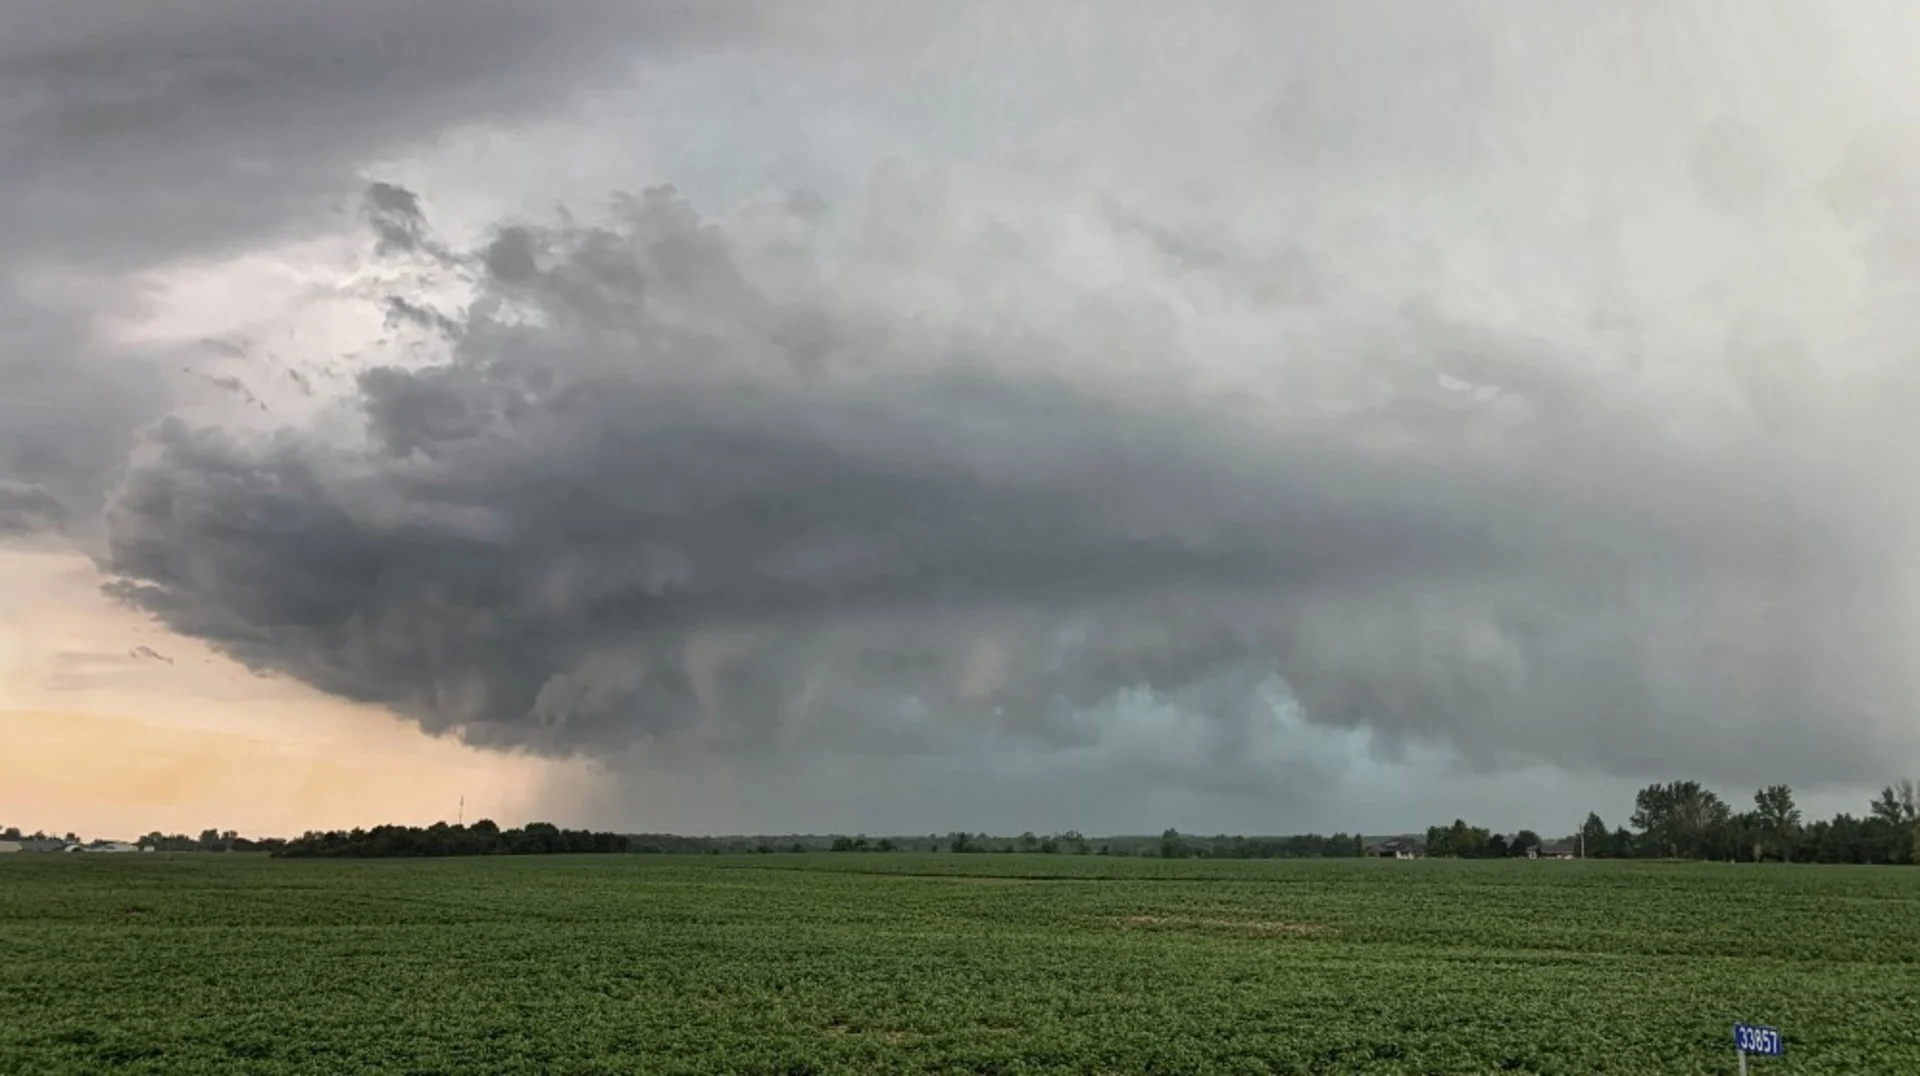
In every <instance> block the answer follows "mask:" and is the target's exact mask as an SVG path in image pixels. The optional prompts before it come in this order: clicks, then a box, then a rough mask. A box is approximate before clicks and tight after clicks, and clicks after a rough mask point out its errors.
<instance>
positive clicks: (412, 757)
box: [0, 0, 1920, 835]
mask: <svg viewBox="0 0 1920 1076" xmlns="http://www.w3.org/2000/svg"><path fill="white" fill-rule="evenodd" d="M0 171H4V173H5V174H6V175H7V176H8V177H9V181H8V183H7V184H6V185H5V188H4V189H0V229H4V230H5V233H6V235H7V241H6V242H5V243H4V244H0V386H3V388H0V595H3V596H4V597H3V598H0V740H4V742H5V743H6V744H7V748H6V751H5V752H4V753H3V754H0V823H7V824H19V825H22V826H24V827H26V828H47V829H50V830H58V831H64V830H68V829H80V830H84V831H87V832H101V831H111V832H114V833H118V834H123V835H125V834H133V833H139V832H146V831H147V830H149V829H153V828H162V829H175V828H178V829H191V830H196V831H197V829H198V828H203V827H205V826H216V827H219V828H237V829H241V830H242V831H246V832H279V833H290V832H298V831H301V830H304V829H308V828H324V827H331V826H348V825H365V824H372V823H376V822H381V821H407V822H415V823H424V822H428V821H432V820H435V819H440V818H447V819H450V820H451V819H453V818H456V817H460V816H461V815H462V814H464V816H465V817H466V818H468V819H472V818H476V817H479V816H482V815H487V816H491V817H494V818H496V819H497V820H500V821H502V822H508V823H512V822H520V821H525V820H527V819H530V818H546V819H551V820H555V821H559V822H562V823H565V824H571V825H593V826H597V827H608V828H617V829H621V830H655V831H658V830H672V831H679V832H690V833H716V832H718V833H737V832H795V831H843V832H851V831H865V832H871V833H883V832H891V833H920V832H935V831H937V832H946V831H948V830H953V829H968V830H983V829H984V830H991V831H996V832H1019V831H1022V830H1034V831H1048V830H1060V829H1067V828H1074V829H1080V830H1082V831H1085V832H1090V833H1114V832H1157V831H1158V830H1160V829H1162V828H1165V827H1167V826H1175V827H1177V828H1180V829H1182V830H1184V831H1192V832H1202V833H1211V832H1222V831H1225V832H1256V833H1283V832H1296V831H1305V830H1321V831H1330V830H1335V829H1340V830H1347V831H1352V830H1355V829H1360V830H1364V831H1366V832H1370V833H1378V832H1393V831H1400V830H1408V829H1420V828H1424V827H1425V826H1426V825H1428V824H1431V823H1434V822H1445V821H1448V820H1451V819H1452V818H1454V817H1466V818H1468V819H1470V820H1472V821H1475V822H1476V823H1479V824H1487V825H1491V826H1492V827H1494V828H1496V829H1502V828H1505V829H1515V828H1519V827H1522V826H1525V827H1528V828H1533V829H1536V830H1540V831H1543V832H1552V831H1571V830H1572V829H1573V828H1574V827H1575V826H1576V825H1577V824H1578V822H1579V820H1580V819H1581V818H1582V817H1584V815H1585V813H1586V811H1588V810H1589V809H1595V810H1599V811H1600V812H1601V813H1602V814H1603V816H1605V817H1606V818H1607V819H1608V820H1609V821H1610V822H1619V821H1624V817H1625V815H1626V814H1627V813H1628V812H1629V811H1630V809H1631V803H1632V794H1633V790H1634V789H1635V788H1637V787H1640V786H1642V785H1644V784H1647V783H1649V782H1653V781H1663V780H1670V779H1674V778H1698V779H1700V780H1703V781H1706V782H1707V783H1708V784H1710V785H1712V786H1713V787H1716V788H1719V789H1721V790H1722V792H1723V794H1725V795H1727V796H1728V798H1729V799H1731V800H1733V801H1735V802H1736V803H1741V802H1744V801H1745V800H1746V799H1747V798H1748V797H1749V796H1750V794H1751V789H1753V788H1755V787H1758V786H1760V785H1763V784H1769V783H1774V782H1782V781H1784V782H1787V783H1790V784H1792V785H1794V786H1795V788H1796V789H1798V790H1800V792H1801V797H1802V800H1803V803H1804V804H1805V805H1807V806H1808V807H1809V808H1811V809H1813V810H1815V811H1820V812H1830V811H1832V810H1836V809H1849V810H1854V811H1856V812H1858V811H1859V810H1860V809H1862V808H1863V807H1864V804H1865V801H1866V799H1867V798H1868V796H1869V795H1870V794H1871V793H1872V792H1873V791H1874V790H1876V789H1878V788H1879V787H1880V786H1882V785H1884V784H1886V783H1889V782H1891V781H1894V780H1898V779H1900V778H1903V777H1908V776H1913V775H1915V774H1920V746H1916V745H1920V737H1916V735H1915V733H1916V731H1917V729H1916V718H1915V716H1914V715H1915V714H1916V713H1920V707H1917V706H1916V704H1917V703H1920V671H1915V670H1916V664H1915V663H1914V662H1911V661H1909V660H1908V658H1909V655H1910V653H1911V652H1912V650H1913V647H1914V645H1915V643H1916V642H1917V641H1920V554H1917V553H1916V552H1915V550H1920V544H1917V543H1916V542H1915V540H1914V539H1915V538H1916V537H1917V535H1916V533H1915V531H1916V529H1917V528H1920V500H1917V499H1916V492H1920V491H1917V490H1916V487H1915V486H1914V484H1913V483H1912V481H1911V480H1910V479H1909V477H1908V476H1909V475H1910V474H1912V473H1913V465H1914V464H1915V463H1916V462H1920V424H1916V423H1914V422H1913V421H1911V416H1912V415H1913V414H1914V413H1915V410H1914V409H1915V407H1916V405H1920V381H1916V379H1915V377H1914V375H1913V373H1912V371H1913V370H1915V369H1920V367H1916V365H1915V363H1914V359H1916V358H1920V355H1916V349H1920V331H1916V330H1920V302H1916V299H1920V183H1917V182H1916V180H1920V11H1916V10H1915V9H1914V8H1913V7H1912V6H1911V5H1909V4H1904V3H1900V2H1897V0H1895V2H1887V3H1870V2H1864V0H1863V2H1860V3H1853V4H1848V5H1822V4H1814V3H1806V4H1768V3H1754V2H1752V0H1746V2H1741V3H1724V4H1713V3H1699V4H1691V5H1686V6H1684V7H1681V8H1675V7H1673V6H1672V5H1664V4H1654V3H1628V4H1616V5H1606V6H1604V7H1603V8H1602V7H1596V6H1595V5H1586V4H1576V3H1559V2H1550V3H1537V2H1535V3H1524V4H1495V3H1478V2H1463V3H1457V4H1450V5H1445V6H1434V7H1418V8H1414V7H1405V6H1388V5H1340V6H1338V7H1335V6H1329V5H1318V4H1284V3H1281V4H1276V3H1257V4H1228V3H1217V4H1204V5H1190V6H1186V7H1182V8H1181V9H1180V10H1179V11H1177V12H1176V11H1174V10H1173V9H1172V8H1169V7H1167V6H1166V5H1161V4H1148V3H1126V2H1121V0H1102V2H1099V3H1032V2H1024V3H1019V4H1013V3H996V2H983V3H979V4H969V5H937V4H930V3H928V4H923V3H887V4H881V3H851V2H845V3H842V2H833V0H823V2H820V3H815V4H808V5H787V4H759V3H733V4H704V5H695V4H679V3H612V2H605V3H601V2H585V3H581V4H572V5H566V6H564V7H561V8H557V9H552V10H544V9H543V10H538V11H536V10H534V9H532V8H528V7H526V6H525V5H514V4H507V3H504V2H498V3H496V2H492V0H487V2H471V0H461V2H459V3H454V2H453V0H423V2H420V3H414V4H409V5H405V6H404V8H397V7H395V6H393V5H386V4H375V3H372V2H370V0H341V2H336V3H329V4H324V5H323V4H318V3H291V2H287V0H250V2H247V3H241V2H238V0H141V2H138V3H135V2H133V0H97V2H91V3H85V4H70V3H69V4H53V3H31V4H20V5H14V6H13V7H11V8H9V9H8V10H7V11H5V12H4V13H0Z"/></svg>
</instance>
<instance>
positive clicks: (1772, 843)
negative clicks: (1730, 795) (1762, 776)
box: [1750, 785, 1800, 861]
mask: <svg viewBox="0 0 1920 1076" xmlns="http://www.w3.org/2000/svg"><path fill="white" fill-rule="evenodd" d="M1750 824H1751V826H1752V830H1751V833H1750V836H1751V837H1752V838H1753V842H1752V846H1753V858H1754V859H1755V860H1756V861H1758V860H1760V859H1764V858H1765V857H1766V856H1768V855H1773V856H1777V857H1778V858H1780V859H1785V858H1787V850H1788V849H1789V848H1790V847H1792V845H1793V842H1794V840H1795V839H1796V838H1797V837H1798V836H1799V834H1800V808H1799V807H1798V806H1797V805H1795V803H1794V802H1793V789H1791V788H1789V787H1787V786H1786V785H1768V786H1767V787H1765V788H1763V789H1761V790H1760V791H1758V792H1755V793H1754V794H1753V818H1752V820H1751V823H1750Z"/></svg>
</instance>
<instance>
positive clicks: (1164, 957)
mask: <svg viewBox="0 0 1920 1076" xmlns="http://www.w3.org/2000/svg"><path fill="white" fill-rule="evenodd" d="M0 946H4V948H0V1073H15V1072H18V1073H42V1072H49V1073H60V1072H74V1073H82V1072H84V1073H93V1072H103V1071H104V1072H221V1073H227V1072H262V1073H279V1072H289V1073H290V1072H315V1073H321V1072H324V1073H340V1072H393V1073H421V1074H424V1073H469V1072H483V1073H546V1072H581V1073H589V1072H590V1073H653V1072H662V1073H669V1072H687V1073H693V1072H701V1073H705V1072H729V1073H827V1072H948V1073H1024V1072H1075V1073H1101V1072H1109V1073H1122V1072H1160V1073H1191V1072H1226V1073H1272V1072H1282V1073H1313V1074H1321V1073H1348V1072H1382V1073H1455V1072H1458V1073H1468V1072H1472V1073H1484V1072H1500V1071H1511V1072H1536V1073H1595V1072H1607V1073H1660V1074H1675V1073H1724V1072H1730V1071H1732V1068H1733V1062H1734V1057H1733V1050H1732V1042H1731V1025H1732V1024H1733V1022H1734V1021H1735V1020H1750V1021H1756V1022H1764V1023H1771V1024H1773V1025H1775V1026H1778V1027H1780V1028H1781V1029H1782V1030H1783V1031H1784V1033H1785V1035H1786V1040H1787V1057H1786V1058H1785V1060H1784V1061H1758V1062H1755V1066H1756V1069H1757V1070H1758V1072H1759V1073H1761V1074H1763V1076H1764V1074H1769V1073H1777V1074H1780V1076H1785V1074H1787V1073H1792V1072H1819V1073H1875V1074H1886V1073H1902V1072H1920V1032H1916V1030H1915V1025H1914V1014H1915V1013H1916V1012H1920V870H1905V869H1899V868H1849V867H1804V866H1800V867H1796V866H1760V867H1756V866H1751V865H1742V866H1729V865H1725V864H1653V863H1601V862H1579V863H1564V862H1537V863H1530V862H1524V861H1518V862H1502V863H1453V862H1417V863H1393V862H1379V861H1320V862H1302V861H1292V862H1275V861H1267V862H1221V861H1173V862H1166V861H1157V860H1131V859H1106V858H1100V857H1069V856H1003V855H986V856H951V855H940V856H931V855H826V854H821V855H774V856H751V857H736V858H729V857H684V858H681V857H651V856H599V857H581V858H562V857H553V858H547V857H528V858H491V859H473V860H437V861H401V860H375V861H282V860H268V859H263V858H255V857H246V856H217V855H209V856H191V855H183V856H138V857H135V856H128V857H109V856H98V857H91V858H85V859H80V858H78V857H72V856H68V857H52V856H49V857H29V856H17V857H8V858H7V860H5V861H0Z"/></svg>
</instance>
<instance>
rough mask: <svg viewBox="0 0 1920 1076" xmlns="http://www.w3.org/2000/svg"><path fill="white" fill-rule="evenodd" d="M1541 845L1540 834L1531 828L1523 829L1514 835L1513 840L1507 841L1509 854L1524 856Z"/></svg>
mask: <svg viewBox="0 0 1920 1076" xmlns="http://www.w3.org/2000/svg"><path fill="white" fill-rule="evenodd" d="M1539 847H1540V835H1539V834H1538V833H1535V832H1534V831H1532V830H1530V829H1523V830H1521V831H1520V832H1518V833H1516V834H1514V835H1513V839H1512V840H1511V841H1508V842H1507V852H1508V854H1510V855H1516V856H1524V855H1526V854H1527V853H1528V852H1531V851H1533V850H1534V849H1537V848H1539Z"/></svg>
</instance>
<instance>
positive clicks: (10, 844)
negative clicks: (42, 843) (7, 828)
mask: <svg viewBox="0 0 1920 1076" xmlns="http://www.w3.org/2000/svg"><path fill="white" fill-rule="evenodd" d="M20 850H21V849H20V842H19V841H0V856H3V855H6V854H7V853H9V852H18V851H20Z"/></svg>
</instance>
